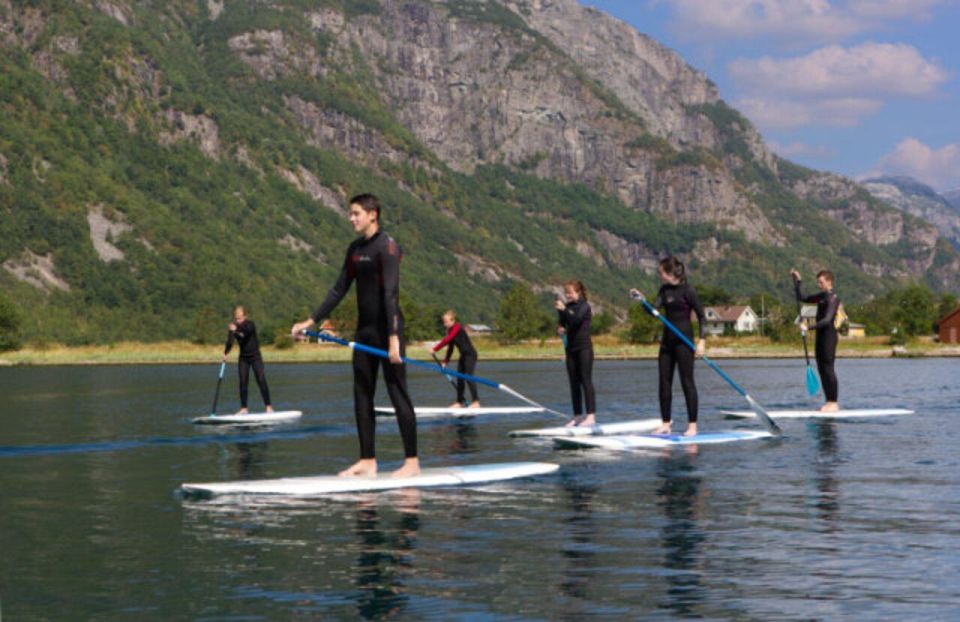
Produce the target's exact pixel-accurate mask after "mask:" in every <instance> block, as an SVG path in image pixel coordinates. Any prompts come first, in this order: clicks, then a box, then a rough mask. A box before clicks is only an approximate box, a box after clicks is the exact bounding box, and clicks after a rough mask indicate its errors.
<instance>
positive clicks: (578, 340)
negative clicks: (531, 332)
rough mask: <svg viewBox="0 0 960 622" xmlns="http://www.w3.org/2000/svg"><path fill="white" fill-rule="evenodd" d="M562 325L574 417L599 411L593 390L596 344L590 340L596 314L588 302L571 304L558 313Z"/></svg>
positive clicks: (581, 300) (580, 301)
mask: <svg viewBox="0 0 960 622" xmlns="http://www.w3.org/2000/svg"><path fill="white" fill-rule="evenodd" d="M557 315H558V316H559V322H560V326H562V327H563V328H564V330H565V333H564V334H565V335H566V338H567V339H566V341H567V345H566V359H567V377H568V378H569V379H570V398H571V399H572V400H573V414H574V415H575V416H579V415H582V414H584V413H583V409H584V406H586V409H587V414H588V415H589V414H593V413H595V412H597V396H596V393H595V392H594V390H593V342H592V341H591V340H590V319H591V318H592V317H593V311H592V310H591V309H590V305H589V304H588V303H587V301H586V300H583V299H582V298H581V299H580V300H578V301H577V302H568V303H567V306H566V307H565V308H564V309H563V311H558V312H557Z"/></svg>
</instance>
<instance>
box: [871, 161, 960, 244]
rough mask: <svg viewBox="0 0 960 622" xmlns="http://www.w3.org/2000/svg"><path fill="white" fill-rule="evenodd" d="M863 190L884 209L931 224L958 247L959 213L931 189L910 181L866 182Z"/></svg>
mask: <svg viewBox="0 0 960 622" xmlns="http://www.w3.org/2000/svg"><path fill="white" fill-rule="evenodd" d="M863 187H864V188H866V189H867V191H869V192H870V194H872V195H873V196H875V197H876V198H878V199H880V200H881V201H883V202H884V203H886V204H887V205H891V206H893V207H895V208H897V209H898V210H901V211H903V212H906V213H908V214H912V215H913V216H916V217H917V218H921V219H923V220H925V221H927V222H929V223H931V224H932V225H934V226H935V227H936V228H937V230H938V231H939V232H940V234H941V235H942V236H943V237H945V238H947V239H948V240H950V241H951V242H953V243H954V244H955V245H957V246H960V210H958V209H956V208H955V207H954V206H953V205H952V204H951V203H950V202H949V201H948V200H947V199H946V198H944V197H942V196H940V195H939V194H937V193H936V191H934V190H933V188H931V187H929V186H927V185H925V184H922V183H920V182H918V181H916V180H915V179H912V178H910V177H878V178H875V179H868V180H866V181H864V182H863ZM958 195H960V193H958ZM958 198H960V196H958Z"/></svg>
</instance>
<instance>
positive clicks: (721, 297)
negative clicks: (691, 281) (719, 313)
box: [696, 284, 733, 306]
mask: <svg viewBox="0 0 960 622" xmlns="http://www.w3.org/2000/svg"><path fill="white" fill-rule="evenodd" d="M696 290H697V296H698V297H699V298H700V302H701V303H702V304H703V305H704V306H708V305H709V306H712V305H720V306H727V305H731V304H733V296H731V295H730V292H728V291H727V290H725V289H723V288H722V287H715V286H713V285H703V284H702V285H697V286H696Z"/></svg>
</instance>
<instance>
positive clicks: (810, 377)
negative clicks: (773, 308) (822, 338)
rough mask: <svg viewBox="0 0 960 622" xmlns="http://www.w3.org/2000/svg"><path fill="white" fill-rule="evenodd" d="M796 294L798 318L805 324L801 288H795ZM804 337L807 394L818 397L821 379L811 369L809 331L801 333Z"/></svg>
mask: <svg viewBox="0 0 960 622" xmlns="http://www.w3.org/2000/svg"><path fill="white" fill-rule="evenodd" d="M793 291H794V293H795V294H796V295H797V317H798V318H799V319H800V321H801V322H803V308H802V306H801V305H800V288H799V287H796V286H795V287H794V288H793ZM801 334H802V335H803V358H805V359H806V360H807V393H809V394H810V395H816V394H817V392H819V391H820V379H819V378H817V375H816V374H815V373H813V368H812V367H810V350H809V349H808V348H807V331H803V332H802V333H801Z"/></svg>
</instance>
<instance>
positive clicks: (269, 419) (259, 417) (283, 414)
mask: <svg viewBox="0 0 960 622" xmlns="http://www.w3.org/2000/svg"><path fill="white" fill-rule="evenodd" d="M302 416H303V412H302V411H299V410H278V411H276V412H272V413H247V414H245V415H236V414H234V415H209V416H206V417H196V418H195V419H193V423H196V424H198V425H267V424H270V423H287V422H290V421H296V420H297V419H299V418H300V417H302Z"/></svg>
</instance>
